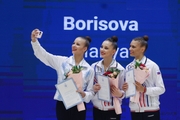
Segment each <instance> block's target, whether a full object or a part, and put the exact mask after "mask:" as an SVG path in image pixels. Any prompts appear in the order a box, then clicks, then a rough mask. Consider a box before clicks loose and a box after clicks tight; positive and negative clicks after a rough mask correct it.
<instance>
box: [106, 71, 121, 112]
mask: <svg viewBox="0 0 180 120" xmlns="http://www.w3.org/2000/svg"><path fill="white" fill-rule="evenodd" d="M119 73H120V70H119V69H117V68H109V69H108V70H107V71H106V72H105V73H104V74H103V75H105V76H108V77H109V80H110V85H114V86H115V87H116V88H118V79H117V78H118V75H119ZM113 97H114V98H113V105H114V108H115V112H116V114H121V113H122V110H121V107H119V106H120V102H119V100H118V98H116V97H115V96H113Z"/></svg>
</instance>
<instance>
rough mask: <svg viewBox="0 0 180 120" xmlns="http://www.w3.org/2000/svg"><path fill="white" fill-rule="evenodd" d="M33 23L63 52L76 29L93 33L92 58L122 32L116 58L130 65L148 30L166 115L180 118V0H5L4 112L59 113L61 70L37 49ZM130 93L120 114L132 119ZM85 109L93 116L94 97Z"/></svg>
mask: <svg viewBox="0 0 180 120" xmlns="http://www.w3.org/2000/svg"><path fill="white" fill-rule="evenodd" d="M34 28H39V29H40V30H42V31H43V32H44V34H43V36H42V38H41V39H40V43H41V45H42V46H43V47H44V48H45V49H46V50H47V51H49V52H50V53H53V54H58V55H65V56H70V55H71V44H72V42H73V41H74V39H75V38H76V37H77V36H86V35H88V36H91V38H92V43H91V46H90V49H89V50H88V51H87V53H86V55H85V59H86V60H87V61H88V62H89V63H90V64H91V63H93V62H95V61H97V60H99V59H100V55H99V48H100V45H101V43H102V41H103V40H105V39H106V38H107V37H111V36H112V35H116V36H118V38H119V41H118V45H119V48H118V51H117V54H116V55H115V58H116V59H117V61H119V62H120V63H121V64H122V66H124V67H125V66H126V65H127V64H128V63H129V62H130V61H132V58H131V57H130V56H129V51H128V49H129V44H130V42H131V40H132V38H134V37H137V36H143V35H145V34H146V35H148V36H149V38H150V39H149V48H148V50H147V52H146V56H148V57H149V58H150V59H152V60H153V61H155V62H156V63H157V64H158V65H159V67H160V69H161V71H162V76H163V79H164V83H165V87H166V92H165V93H164V94H163V95H161V97H160V102H161V104H160V107H161V118H162V120H179V119H180V116H179V114H180V113H179V111H178V108H179V107H180V104H179V99H180V95H179V91H180V82H179V78H180V72H179V70H180V50H179V46H180V0H98V1H97V0H14V1H12V0H0V39H1V43H0V120H55V119H56V118H55V103H56V102H55V101H54V100H53V96H54V93H55V86H54V85H55V84H56V78H57V75H56V72H55V71H54V70H53V69H51V68H50V67H47V66H45V65H44V64H43V63H41V62H40V61H39V60H38V59H37V58H35V56H34V54H33V50H32V47H31V44H30V41H31V40H30V34H31V31H32V30H33V29H34ZM128 101H129V100H128V99H124V100H123V105H122V108H123V114H122V120H130V113H129V107H128ZM87 111H88V112H87V120H92V104H91V103H89V104H88V105H87Z"/></svg>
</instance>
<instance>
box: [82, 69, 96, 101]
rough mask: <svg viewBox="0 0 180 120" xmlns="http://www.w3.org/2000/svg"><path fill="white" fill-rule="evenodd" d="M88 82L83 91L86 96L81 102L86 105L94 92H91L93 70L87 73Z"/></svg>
mask: <svg viewBox="0 0 180 120" xmlns="http://www.w3.org/2000/svg"><path fill="white" fill-rule="evenodd" d="M87 79H88V82H87V88H86V91H85V94H86V96H85V97H84V98H83V100H84V101H85V102H86V103H88V102H90V100H91V99H92V98H93V97H94V91H93V83H94V70H93V69H92V68H91V69H90V71H89V73H88V77H87Z"/></svg>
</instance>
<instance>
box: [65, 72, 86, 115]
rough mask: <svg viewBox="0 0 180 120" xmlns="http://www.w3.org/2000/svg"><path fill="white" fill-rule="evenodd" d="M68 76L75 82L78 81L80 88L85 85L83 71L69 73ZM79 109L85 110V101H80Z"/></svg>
mask: <svg viewBox="0 0 180 120" xmlns="http://www.w3.org/2000/svg"><path fill="white" fill-rule="evenodd" d="M68 78H73V80H74V82H75V83H76V86H77V87H78V89H79V90H82V85H83V79H82V72H79V73H75V74H74V73H72V74H69V75H68ZM77 109H78V111H83V110H85V106H84V103H83V102H82V103H80V104H78V105H77Z"/></svg>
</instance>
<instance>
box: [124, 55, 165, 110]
mask: <svg viewBox="0 0 180 120" xmlns="http://www.w3.org/2000/svg"><path fill="white" fill-rule="evenodd" d="M141 62H142V63H143V64H145V66H146V67H147V68H149V70H150V75H149V77H148V78H147V79H146V81H145V82H144V83H143V86H145V87H146V92H145V93H140V98H139V103H134V102H131V101H130V103H129V107H130V109H131V111H132V112H146V111H147V112H148V111H156V110H159V109H160V108H159V105H160V102H159V96H160V95H161V94H163V93H164V92H165V87H164V83H163V79H162V75H161V71H160V69H159V67H158V65H157V64H156V63H154V62H153V61H151V60H150V59H148V58H147V57H146V56H144V57H143V58H142V60H141ZM134 64H135V60H134V61H132V62H131V63H130V64H128V65H127V66H126V70H130V69H134Z"/></svg>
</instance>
